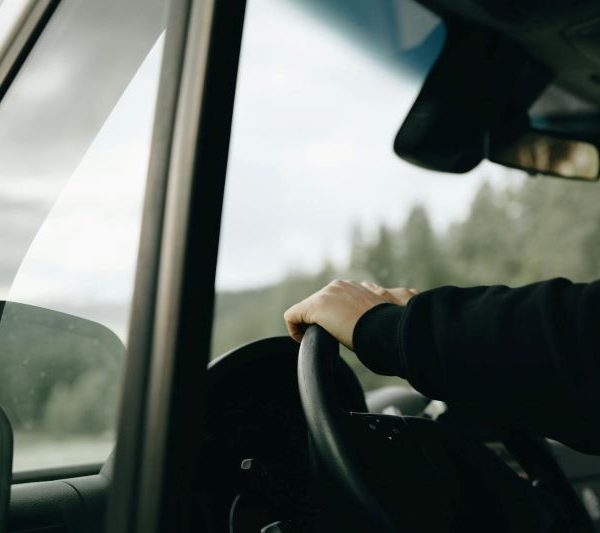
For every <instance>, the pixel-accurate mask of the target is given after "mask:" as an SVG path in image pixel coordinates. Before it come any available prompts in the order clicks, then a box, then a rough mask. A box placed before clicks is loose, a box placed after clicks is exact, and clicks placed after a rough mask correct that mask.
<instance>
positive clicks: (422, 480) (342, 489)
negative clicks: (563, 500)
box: [298, 326, 593, 533]
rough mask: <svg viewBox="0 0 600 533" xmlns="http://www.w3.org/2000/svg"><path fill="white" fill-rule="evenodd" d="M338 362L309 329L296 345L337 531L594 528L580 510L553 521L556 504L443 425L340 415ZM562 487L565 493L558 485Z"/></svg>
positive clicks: (331, 342)
mask: <svg viewBox="0 0 600 533" xmlns="http://www.w3.org/2000/svg"><path fill="white" fill-rule="evenodd" d="M339 361H340V357H339V346H338V343H337V341H336V340H335V339H334V338H333V337H331V336H330V335H329V334H328V333H327V332H326V331H325V330H324V329H322V328H321V327H320V326H310V327H309V328H308V330H307V331H306V333H305V335H304V338H303V340H302V343H301V346H300V353H299V359H298V385H299V391H300V397H301V401H302V407H303V410H304V414H305V418H306V422H307V427H308V431H309V435H310V439H311V445H312V447H313V451H314V455H315V460H316V461H317V463H318V466H319V471H320V472H323V474H324V476H325V477H326V479H327V482H326V483H324V486H327V487H329V486H330V487H332V491H331V492H335V493H337V496H333V497H334V498H337V504H336V505H337V508H338V509H343V511H342V512H341V514H342V515H343V516H344V519H345V520H346V523H345V524H344V530H346V531H378V532H386V533H387V532H389V533H391V532H394V531H400V530H404V531H459V530H460V531H467V530H472V529H473V530H475V529H478V530H485V531H499V532H500V531H540V532H541V531H550V530H552V531H569V530H570V531H593V526H592V524H591V521H590V519H589V517H588V516H587V513H586V512H585V510H584V509H583V506H581V505H580V504H579V507H577V503H575V504H574V505H575V507H576V511H575V512H576V513H578V512H579V510H580V511H581V513H583V514H580V515H579V516H577V517H575V518H573V517H571V518H569V517H567V521H566V522H565V521H563V522H561V520H565V517H564V516H557V513H555V512H554V511H553V506H554V507H556V503H557V502H556V501H553V500H552V498H551V497H550V499H547V495H545V494H543V492H542V491H540V490H539V489H536V488H535V487H533V486H532V484H531V483H529V482H528V481H527V480H525V479H522V478H521V477H519V476H518V475H517V474H515V472H513V471H512V470H511V469H510V468H509V467H508V466H507V465H506V464H505V462H504V461H502V460H500V459H499V458H498V457H497V456H496V455H495V454H494V453H493V452H492V451H490V450H489V449H488V448H487V447H485V446H484V444H483V443H481V442H478V441H476V440H470V439H469V438H467V437H465V436H464V435H463V434H461V433H460V432H458V431H456V430H455V429H454V428H452V427H450V426H447V425H445V424H443V423H438V422H436V421H433V420H428V419H424V418H418V417H401V416H388V415H380V414H370V413H356V412H349V411H347V410H345V409H344V407H343V404H342V402H341V398H340V397H339V394H338V392H339V391H338V385H337V382H336V369H337V368H338V366H339V364H340V363H339ZM547 459H548V458H547V457H544V460H545V461H547ZM544 466H545V467H548V465H547V464H546V465H544ZM563 477H564V476H563ZM564 484H566V486H567V493H568V490H569V489H570V491H571V493H572V492H573V490H572V489H571V488H570V485H568V482H567V481H566V478H565V479H564ZM563 488H564V487H563ZM575 498H576V497H575ZM339 502H343V503H342V504H340V503H339ZM559 503H560V502H559ZM569 503H570V504H573V502H569ZM338 514H339V513H338ZM338 519H339V517H338V518H336V519H334V520H338ZM483 520H484V522H482V521H483ZM565 524H566V525H567V528H565ZM337 525H339V524H337ZM557 527H558V529H555V528H557Z"/></svg>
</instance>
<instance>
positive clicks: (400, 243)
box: [213, 0, 600, 390]
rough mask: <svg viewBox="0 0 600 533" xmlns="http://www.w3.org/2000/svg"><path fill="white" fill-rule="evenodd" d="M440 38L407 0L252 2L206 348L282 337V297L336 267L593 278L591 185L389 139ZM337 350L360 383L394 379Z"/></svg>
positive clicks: (392, 280)
mask: <svg viewBox="0 0 600 533" xmlns="http://www.w3.org/2000/svg"><path fill="white" fill-rule="evenodd" d="M407 14H408V15H407ZM403 17H407V18H403ZM410 17H413V18H410ZM415 28H417V29H418V28H421V29H424V30H426V31H423V32H422V33H423V34H424V37H423V36H422V35H421V36H420V37H419V38H413V35H414V34H416V33H418V32H413V30H414V29H415ZM443 42H444V28H443V24H441V23H440V22H439V20H437V21H436V18H435V16H434V15H432V14H431V13H427V12H426V11H424V9H423V8H421V7H420V6H418V5H416V4H415V3H414V2H410V1H404V0H401V1H394V2H391V1H383V0H381V1H379V0H377V1H370V2H361V1H342V0H340V1H334V0H330V1H327V2H317V1H316V0H315V1H310V0H285V1H280V0H250V1H249V3H248V13H247V19H246V26H245V30H244V38H243V48H242V55H241V65H240V71H239V81H238V89H237V95H236V107H235V115H234V122H233V134H232V144H231V150H230V160H229V169H228V176H227V190H226V197H225V207H224V216H223V230H222V238H221V245H220V252H219V265H218V276H217V293H218V299H217V307H216V320H215V327H214V337H213V355H214V356H217V355H219V354H222V353H224V352H225V351H227V350H229V349H232V348H234V347H236V346H238V345H240V344H242V343H244V342H248V341H250V340H253V339H257V338H261V337H266V336H271V335H284V334H285V333H286V330H285V325H284V323H283V319H282V314H283V312H284V311H285V309H286V308H287V307H289V306H291V305H292V304H294V303H296V302H298V301H300V300H301V299H303V298H305V297H306V296H308V295H309V294H310V293H312V292H314V291H316V290H318V289H319V288H321V287H322V286H323V285H325V284H326V283H328V282H329V281H331V280H332V279H335V278H341V279H346V278H350V279H355V280H357V281H362V280H372V281H375V282H377V283H379V284H381V285H383V286H389V287H397V286H404V287H414V288H417V289H419V290H421V291H422V290H426V289H429V288H433V287H436V286H440V285H445V284H453V285H477V284H497V283H504V284H509V285H518V284H523V283H527V282H532V281H538V280H541V279H544V278H549V277H552V276H557V275H561V276H569V277H572V278H573V279H575V280H589V279H593V278H594V277H598V274H599V272H600V254H599V253H598V252H596V251H595V250H596V249H597V246H595V245H594V244H592V243H595V242H598V239H599V238H600V235H599V234H598V232H599V231H600V229H599V228H600V219H599V218H598V216H597V215H593V213H596V212H597V209H596V208H595V206H596V205H597V204H598V202H599V201H600V187H595V186H594V185H589V184H585V183H583V184H581V183H565V182H563V181H561V180H557V179H531V178H529V177H528V176H526V175H525V174H524V173H523V172H519V171H515V170H509V169H505V168H503V167H500V166H497V165H493V164H492V163H489V162H484V163H482V164H481V165H480V166H479V167H478V168H476V169H475V170H474V171H472V172H470V173H468V174H465V175H450V174H443V173H437V172H432V171H428V170H425V169H421V168H418V167H415V166H413V165H411V164H409V163H407V162H405V161H402V160H400V159H398V157H396V156H395V154H394V153H393V150H392V143H393V139H394V137H395V134H396V132H397V131H398V128H399V127H400V125H401V123H402V121H403V120H404V118H405V116H406V114H407V113H408V111H409V109H410V107H411V105H412V103H413V102H414V100H415V98H416V96H417V94H418V91H419V89H420V87H421V84H422V83H423V80H424V79H425V76H426V75H427V72H428V71H429V69H430V68H431V66H432V65H433V63H434V61H435V59H436V57H437V56H438V54H439V52H440V50H441V47H442V46H443ZM398 43H417V44H416V48H410V46H409V47H408V48H407V49H402V47H401V45H399V44H398ZM419 51H420V52H419ZM411 54H412V55H411ZM415 57H419V58H420V59H419V61H418V68H416V67H414V66H411V64H410V61H409V59H410V58H415ZM590 214H592V215H590ZM348 360H349V361H350V363H351V364H352V366H353V368H354V370H355V371H356V372H357V374H358V375H359V377H360V378H361V380H362V383H363V385H364V386H365V388H366V389H367V390H369V389H374V388H377V387H381V386H383V385H385V384H386V383H394V384H397V383H398V382H399V380H398V379H397V378H385V377H381V376H376V375H374V374H372V373H370V372H369V371H368V370H367V369H365V368H364V367H363V366H362V365H361V364H360V363H358V362H357V360H356V358H349V359H348Z"/></svg>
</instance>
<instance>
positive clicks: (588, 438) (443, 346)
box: [286, 279, 600, 452]
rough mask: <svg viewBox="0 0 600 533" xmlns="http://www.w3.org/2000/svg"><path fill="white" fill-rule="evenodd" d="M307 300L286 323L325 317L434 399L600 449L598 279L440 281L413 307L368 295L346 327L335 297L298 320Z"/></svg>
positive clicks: (381, 365) (378, 365)
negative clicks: (482, 283) (488, 283)
mask: <svg viewBox="0 0 600 533" xmlns="http://www.w3.org/2000/svg"><path fill="white" fill-rule="evenodd" d="M338 283H339V282H338ZM356 285H357V284H354V285H352V287H353V291H354V294H353V296H354V297H356V296H357V291H358V289H357V288H356ZM361 289H364V287H361ZM376 296H378V295H376ZM360 298H362V292H361V293H360V297H359V300H360ZM308 300H309V299H307V300H305V301H304V302H301V303H300V304H297V306H294V307H292V308H291V309H290V310H288V312H287V313H286V322H287V323H288V327H290V323H294V322H295V323H296V324H297V326H296V327H297V328H300V327H301V326H300V325H299V324H301V323H302V322H306V323H313V322H316V323H319V324H321V325H322V326H323V327H324V328H325V329H327V330H328V331H330V333H332V334H333V335H334V336H336V337H337V338H338V340H340V341H341V342H344V344H346V345H347V346H349V347H350V348H353V349H354V350H355V351H356V353H357V355H358V357H359V358H360V359H361V361H362V362H363V363H365V364H366V365H367V366H368V367H369V368H371V369H372V370H374V371H375V372H379V373H384V374H395V375H398V376H400V377H403V378H406V379H407V380H408V381H409V382H410V383H411V384H412V385H413V386H414V387H415V388H416V389H417V390H419V391H421V392H422V393H423V394H425V395H426V396H428V397H430V398H437V399H441V400H444V401H447V402H451V403H452V402H453V403H460V404H468V405H473V406H481V408H482V409H485V410H486V412H488V413H489V414H490V416H495V417H499V418H504V419H506V420H507V421H509V422H510V423H512V424H515V425H518V426H522V427H526V428H528V429H532V430H535V431H537V432H539V433H541V434H544V435H547V436H550V437H554V438H556V439H558V440H562V441H564V442H566V443H568V444H571V445H573V446H576V447H578V448H580V449H583V450H594V451H598V452H600V415H599V414H597V412H596V411H597V410H598V408H599V407H600V282H596V283H591V284H575V283H571V282H569V281H567V280H565V279H555V280H551V281H546V282H543V283H536V284H533V285H528V286H525V287H521V288H517V289H511V288H508V287H504V286H492V287H475V288H468V289H462V288H457V287H441V288H438V289H433V290H430V291H426V292H424V293H422V294H419V295H417V296H414V297H412V298H411V299H410V301H409V302H408V305H407V306H406V307H404V306H400V305H394V304H389V303H386V299H385V298H383V299H382V301H379V302H377V303H375V302H374V301H367V300H368V298H366V297H365V301H364V302H361V303H362V304H363V308H362V310H363V312H362V313H361V314H360V315H359V316H356V315H357V314H358V310H357V309H353V313H354V314H352V313H347V315H346V316H345V318H344V319H345V320H346V322H347V324H346V329H345V330H344V328H343V327H342V324H340V323H335V321H333V323H334V324H335V327H334V328H331V327H328V326H329V324H328V320H327V319H328V317H329V316H331V315H334V314H335V310H334V306H332V305H331V304H332V302H331V300H332V299H330V300H327V299H321V300H319V301H317V302H312V304H311V305H312V307H313V310H312V316H314V317H315V318H317V319H316V320H304V321H303V320H298V318H299V315H298V314H297V312H298V309H297V307H298V306H302V304H304V306H305V307H306V305H307V301H308ZM309 303H310V302H309ZM338 303H339V302H338ZM328 305H329V306H330V309H328V310H327V311H324V310H322V309H321V310H319V307H320V306H325V307H326V306H328ZM342 306H343V304H342ZM355 307H360V306H355ZM295 308H296V309H295ZM305 315H307V316H309V318H310V315H311V312H307V311H306V310H305ZM322 317H325V320H319V319H321V318H322ZM353 321H354V323H352V322H353ZM332 329H333V331H332ZM340 331H341V332H343V333H342V334H341V335H340V334H339V332H340ZM336 333H338V334H336ZM349 339H350V340H349Z"/></svg>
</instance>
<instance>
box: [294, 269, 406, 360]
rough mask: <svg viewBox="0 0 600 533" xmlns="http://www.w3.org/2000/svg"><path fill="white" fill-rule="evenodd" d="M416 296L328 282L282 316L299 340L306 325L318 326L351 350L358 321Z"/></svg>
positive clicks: (366, 284)
mask: <svg viewBox="0 0 600 533" xmlns="http://www.w3.org/2000/svg"><path fill="white" fill-rule="evenodd" d="M415 294H416V291H413V290H407V289H384V288H382V287H379V286H378V285H375V284H374V283H370V282H363V283H362V284H359V283H356V282H355V281H340V280H336V281H332V282H331V283H329V285H327V286H325V287H323V288H322V289H321V290H320V291H318V292H316V293H315V294H313V295H311V296H309V297H308V298H306V299H305V300H302V301H301V302H300V303H297V304H296V305H294V306H292V307H290V308H289V309H288V310H287V311H286V312H285V313H284V315H283V318H284V319H285V322H286V326H287V329H288V332H289V334H290V336H291V337H292V338H293V339H294V340H295V341H297V342H300V341H301V340H302V337H303V335H304V332H305V331H306V327H307V326H308V325H309V324H319V325H320V326H321V327H323V328H324V329H326V330H327V331H328V332H329V333H330V334H331V335H333V336H334V337H335V338H336V339H337V340H338V341H339V342H341V343H342V344H343V345H344V346H346V347H347V348H349V349H350V350H352V349H353V346H352V334H353V333H354V327H355V326H356V323H357V322H358V319H359V318H360V317H361V316H362V315H363V314H364V313H366V312H367V311H368V310H369V309H371V308H372V307H375V306H376V305H379V304H382V303H393V304H396V305H406V302H408V300H409V299H410V298H412V297H413V296H414V295H415Z"/></svg>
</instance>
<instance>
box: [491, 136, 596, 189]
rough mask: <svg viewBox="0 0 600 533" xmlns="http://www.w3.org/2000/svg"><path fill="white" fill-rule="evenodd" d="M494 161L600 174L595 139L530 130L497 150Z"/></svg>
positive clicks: (592, 176)
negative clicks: (581, 138) (586, 140)
mask: <svg viewBox="0 0 600 533" xmlns="http://www.w3.org/2000/svg"><path fill="white" fill-rule="evenodd" d="M490 158H491V159H492V160H493V161H495V162H497V163H500V164H503V165H508V166H513V167H517V168H522V169H525V170H530V171H534V172H539V173H541V174H553V175H556V176H562V177H564V178H579V179H587V180H596V179H598V176H599V175H600V155H599V153H598V148H596V146H594V145H593V144H591V143H587V142H584V141H576V140H570V139H563V138H559V137H553V136H551V135H547V134H544V133H538V132H534V131H532V132H527V133H525V134H523V135H521V136H520V137H519V138H518V139H517V140H516V141H515V142H514V143H511V144H509V145H508V146H505V147H502V148H499V149H495V150H493V152H492V154H491V157H490Z"/></svg>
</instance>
